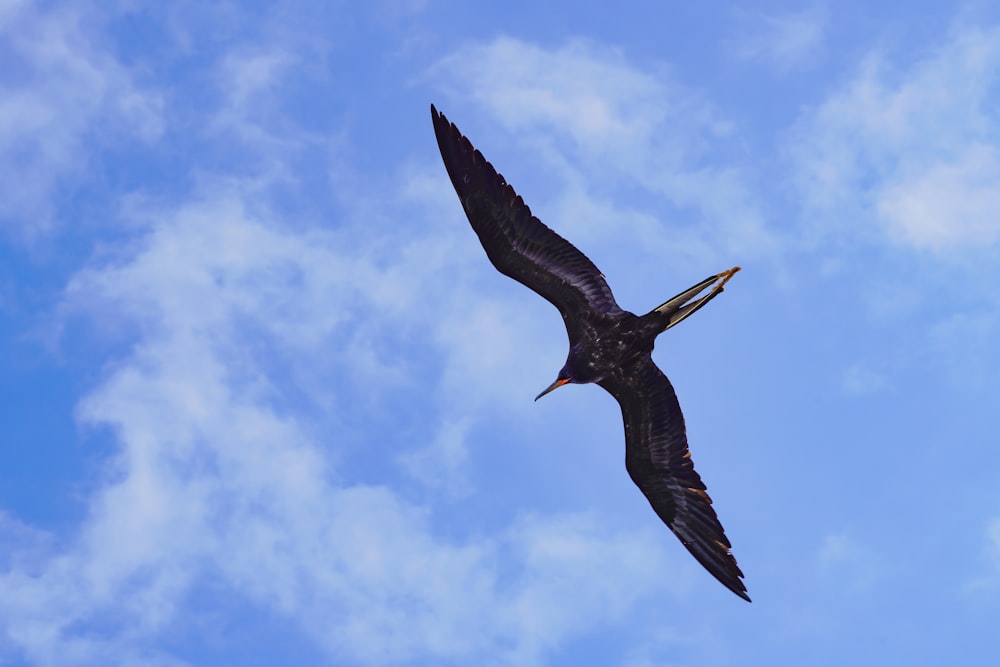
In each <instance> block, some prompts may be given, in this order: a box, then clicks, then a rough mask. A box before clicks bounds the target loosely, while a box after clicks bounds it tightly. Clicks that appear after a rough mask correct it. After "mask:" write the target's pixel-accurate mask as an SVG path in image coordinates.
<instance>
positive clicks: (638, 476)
mask: <svg viewBox="0 0 1000 667" xmlns="http://www.w3.org/2000/svg"><path fill="white" fill-rule="evenodd" d="M431 117H432V119H433V121H434V133H435V135H437V142H438V147H439V148H440V149H441V157H442V158H443V159H444V165H445V168H446V169H447V170H448V176H449V177H450V178H451V183H452V185H454V186H455V191H456V192H457V193H458V198H459V200H460V201H461V202H462V208H464V209H465V214H466V215H467V216H468V218H469V222H470V223H471V224H472V228H473V230H475V232H476V234H477V235H478V236H479V240H480V241H481V242H482V244H483V248H484V249H485V250H486V255H487V257H489V259H490V261H491V262H492V263H493V266H495V267H496V269H497V270H498V271H500V273H502V274H504V275H506V276H509V277H511V278H513V279H514V280H516V281H518V282H519V283H521V284H523V285H525V286H527V287H529V288H531V289H532V290H534V291H535V292H537V293H538V294H540V295H541V296H542V297H543V298H545V299H546V300H547V301H549V302H550V303H552V305H554V306H555V307H556V308H557V309H558V310H559V313H560V314H561V315H562V318H563V322H564V323H565V324H566V333H567V334H568V335H569V355H568V356H567V357H566V364H565V365H564V366H563V367H562V370H560V371H559V375H558V376H556V379H555V382H553V383H552V384H550V385H549V386H548V387H547V388H546V389H545V390H544V391H542V393H540V394H539V395H538V396H536V397H535V400H536V401H537V400H538V399H539V398H541V397H542V396H544V395H545V394H547V393H549V392H550V391H553V390H554V389H557V388H559V387H562V386H563V385H566V384H570V383H575V384H583V383H588V382H595V383H597V384H598V385H600V386H601V387H603V388H604V389H605V390H607V391H608V393H610V394H611V395H612V396H614V397H615V399H616V400H617V401H618V403H619V405H620V406H621V410H622V419H623V420H624V422H625V467H626V469H627V470H628V474H629V476H630V477H631V478H632V481H633V482H635V484H636V486H638V487H639V489H640V490H641V491H642V493H643V494H644V495H645V496H646V499H647V500H649V504H650V505H651V506H652V507H653V511H654V512H656V514H657V516H659V517H660V519H661V520H663V522H664V523H665V524H667V526H668V527H669V528H670V530H672V531H673V532H674V534H675V535H676V536H677V537H678V538H679V539H680V541H681V543H682V544H683V545H684V546H685V547H686V548H687V550H688V551H690V552H691V554H692V555H693V556H694V557H695V558H696V559H697V560H698V562H699V563H701V564H702V565H703V566H704V567H705V569H707V570H708V571H709V572H710V573H711V574H712V575H713V576H715V578H716V579H718V580H719V581H720V582H722V583H723V585H725V586H726V587H727V588H729V590H731V591H732V592H733V593H735V594H736V595H738V596H740V597H741V598H743V599H744V600H746V601H747V602H749V601H750V597H749V596H748V595H747V592H746V591H747V589H746V586H745V585H744V583H743V573H742V572H741V571H740V568H739V567H738V566H737V564H736V559H735V558H733V555H732V553H731V551H730V549H731V545H730V543H729V540H728V539H727V538H726V534H725V532H724V531H723V529H722V525H721V524H720V523H719V519H718V517H717V516H716V514H715V510H714V509H712V499H711V498H709V496H708V493H707V492H706V490H705V484H704V483H703V482H702V481H701V477H700V476H699V475H698V473H697V472H695V470H694V464H693V463H692V461H691V454H690V452H689V451H688V444H687V435H686V431H685V428H684V416H683V415H682V414H681V407H680V404H679V403H678V402H677V396H676V394H675V393H674V389H673V387H672V386H671V384H670V381H669V380H668V379H667V376H666V375H664V374H663V372H662V371H661V370H660V369H659V368H658V367H657V366H656V364H655V363H654V362H653V359H652V356H651V353H652V351H653V342H654V340H655V339H656V337H657V336H658V335H659V334H660V333H662V332H664V331H666V330H667V329H669V328H670V327H673V326H675V325H677V324H678V323H680V322H682V321H683V320H684V319H686V318H688V317H690V316H691V315H692V314H694V313H695V312H696V311H697V310H698V309H699V308H701V307H702V306H704V305H705V304H706V303H708V302H709V301H711V300H712V299H713V298H714V297H715V296H716V295H718V294H719V293H720V292H722V290H723V287H724V286H725V284H726V282H727V281H728V280H729V279H730V278H731V277H732V276H733V274H734V273H736V272H737V271H739V270H740V267H738V266H736V267H733V268H731V269H729V270H728V271H723V272H722V273H720V274H717V275H714V276H709V277H708V278H706V279H705V280H702V281H701V282H700V283H698V284H697V285H694V286H692V287H690V288H688V289H686V290H684V291H683V292H681V293H680V294H678V295H677V296H675V297H674V298H672V299H670V300H669V301H667V302H666V303H664V304H662V305H660V306H657V307H656V308H654V309H653V310H651V311H650V312H648V313H646V314H645V315H642V316H638V315H635V314H633V313H630V312H629V311H627V310H623V309H622V308H621V307H619V305H618V304H617V302H615V298H614V296H613V295H612V294H611V288H610V287H608V283H607V281H605V279H604V274H602V273H601V272H600V271H599V270H598V269H597V267H596V266H594V263H593V262H591V261H590V260H589V259H588V258H587V256H586V255H584V254H583V253H582V252H580V251H579V250H577V249H576V247H574V246H573V244H571V243H570V242H569V241H567V240H566V239H564V238H563V237H561V236H559V235H558V234H556V233H555V232H554V231H552V230H551V229H549V228H548V227H547V226H545V225H544V224H543V223H542V222H541V221H540V220H539V219H538V218H536V217H534V216H533V215H532V214H531V210H530V209H529V208H528V206H527V204H525V203H524V201H523V200H522V199H521V197H519V196H518V194H517V193H516V192H514V188H512V187H511V186H510V185H508V184H507V182H506V181H505V180H504V177H503V176H502V175H500V174H498V173H497V171H496V170H495V169H494V168H493V165H491V164H490V163H489V162H487V161H486V159H485V158H484V157H483V155H482V153H480V152H479V151H478V150H476V149H475V148H474V147H473V146H472V144H471V143H470V142H469V140H468V139H467V138H466V137H465V136H464V135H462V133H461V132H460V131H459V130H458V127H456V126H455V124H454V123H451V122H449V121H448V119H447V118H445V116H444V114H442V113H440V112H438V110H437V109H435V108H434V105H433V104H432V105H431Z"/></svg>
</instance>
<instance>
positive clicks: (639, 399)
mask: <svg viewBox="0 0 1000 667" xmlns="http://www.w3.org/2000/svg"><path fill="white" fill-rule="evenodd" d="M598 384H600V385H601V386H602V387H604V389H606V390H607V391H608V392H609V393H610V394H611V395H612V396H614V397H615V398H616V399H617V400H618V403H619V405H621V408H622V418H623V420H624V421H625V467H626V468H627V469H628V474H629V476H630V477H631V478H632V481H633V482H635V483H636V486H638V487H639V489H640V490H641V491H642V493H643V494H644V495H645V496H646V499H647V500H649V504H650V505H652V506H653V510H654V511H655V512H656V514H657V515H658V516H659V517H660V518H661V519H662V520H663V522H664V523H665V524H667V526H669V527H670V530H672V531H674V534H675V535H677V537H678V538H679V539H680V541H681V543H683V544H684V546H685V547H687V550H688V551H690V552H691V554H692V555H693V556H694V557H695V558H696V559H697V560H698V562H699V563H701V564H702V565H703V566H704V567H705V569H707V570H708V571H709V572H711V573H712V575H714V576H715V578H716V579H718V580H719V581H721V582H722V583H723V584H724V585H725V586H726V587H727V588H728V589H729V590H731V591H732V592H734V593H736V594H737V595H739V596H740V597H741V598H743V599H744V600H747V601H748V602H749V601H750V598H749V597H748V596H747V592H746V591H747V589H746V586H745V585H744V584H743V581H742V577H743V573H742V572H741V571H740V568H739V567H738V566H737V564H736V559H735V558H733V555H732V553H730V547H731V545H730V544H729V540H728V539H727V538H726V534H725V532H724V531H723V529H722V524H720V523H719V518H718V517H717V516H716V514H715V510H714V509H712V499H711V498H709V497H708V493H706V492H705V484H704V483H703V482H702V481H701V477H700V476H699V475H698V473H697V472H695V470H694V464H693V463H692V461H691V454H690V452H689V451H688V445H687V435H686V433H685V429H684V415H683V414H681V406H680V404H679V403H678V402H677V395H676V394H675V393H674V388H673V387H672V386H671V384H670V380H668V379H667V376H666V375H664V374H663V371H661V370H660V369H659V368H657V366H656V364H655V363H653V360H652V359H651V358H650V357H649V356H647V357H646V358H645V359H644V360H643V361H641V362H639V363H638V364H637V365H635V366H633V367H631V368H629V369H628V373H625V372H622V373H619V374H616V375H615V376H614V377H607V378H605V379H604V380H601V381H600V382H599V383H598Z"/></svg>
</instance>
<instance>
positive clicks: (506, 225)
mask: <svg viewBox="0 0 1000 667" xmlns="http://www.w3.org/2000/svg"><path fill="white" fill-rule="evenodd" d="M431 116H432V118H433V120H434V133H435V135H437V142H438V147H439V148H440V149H441V157H442V159H443V160H444V166H445V168H446V169H447V170H448V176H450V177H451V182H452V185H454V186H455V191H456V192H457V193H458V198H459V199H460V200H461V202H462V207H463V208H464V209H465V213H466V215H467V216H468V218H469V222H470V223H471V224H472V228H473V229H474V230H475V232H476V234H477V235H478V236H479V240H480V241H481V242H482V244H483V248H484V249H485V250H486V254H487V256H488V257H489V258H490V261H491V262H492V263H493V266H495V267H496V268H497V270H498V271H500V273H502V274H504V275H506V276H509V277H511V278H513V279H514V280H516V281H518V282H519V283H521V284H523V285H526V286H528V287H530V288H531V289H533V290H534V291H536V292H538V293H539V294H541V295H542V296H543V297H545V299H547V300H548V301H549V302H551V303H552V304H553V305H554V306H555V307H556V308H558V309H559V312H560V313H562V315H563V318H564V319H566V320H567V322H568V321H569V319H570V317H571V316H574V315H588V314H591V313H595V312H596V313H601V314H607V315H617V314H621V313H622V310H621V308H619V307H618V304H617V303H616V302H615V298H614V296H613V295H612V294H611V288H610V287H608V283H607V281H605V280H604V276H603V275H602V274H601V272H600V271H599V270H598V269H597V267H596V266H594V263H593V262H591V261H590V260H589V259H588V258H587V256H586V255H584V254H583V253H582V252H580V251H579V250H577V249H576V248H575V247H574V246H573V244H571V243H570V242H569V241H567V240H566V239H564V238H563V237H561V236H559V235H558V234H556V233H555V232H554V231H552V230H551V229H549V228H548V227H546V226H545V225H544V224H543V223H542V222H541V221H540V220H539V219H538V218H536V217H535V216H533V215H532V214H531V209H529V208H528V206H527V204H525V203H524V200H522V199H521V197H519V196H518V194H517V193H516V192H514V188H512V187H511V186H510V185H508V184H507V181H505V180H504V177H503V176H501V175H500V174H498V173H497V172H496V170H495V169H494V168H493V165H491V164H490V163H489V162H487V161H486V158H484V157H483V154H482V153H480V152H479V151H477V150H476V149H475V148H473V146H472V144H471V143H470V142H469V140H468V139H467V138H465V137H464V136H463V135H462V133H461V132H459V130H458V128H457V127H456V126H455V124H454V123H451V122H449V121H448V119H447V118H445V116H444V114H442V113H440V112H438V110H437V109H435V108H434V105H431Z"/></svg>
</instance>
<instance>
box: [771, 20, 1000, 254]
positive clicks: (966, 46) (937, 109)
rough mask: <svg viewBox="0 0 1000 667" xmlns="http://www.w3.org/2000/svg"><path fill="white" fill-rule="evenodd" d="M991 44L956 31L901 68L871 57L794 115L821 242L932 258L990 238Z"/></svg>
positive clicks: (999, 222)
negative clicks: (889, 246)
mask: <svg viewBox="0 0 1000 667" xmlns="http://www.w3.org/2000/svg"><path fill="white" fill-rule="evenodd" d="M998 35H1000V32H998V31H997V29H996V28H978V27H970V26H968V25H962V24H959V25H958V26H957V27H956V28H955V29H954V30H953V31H952V33H951V35H950V38H949V39H948V41H947V42H946V43H945V44H943V45H942V46H941V47H940V48H938V49H937V50H935V51H934V52H932V53H931V54H930V55H928V56H927V57H926V58H924V59H922V60H920V61H918V62H916V63H914V64H912V65H910V66H902V67H894V66H893V65H892V64H891V61H890V59H889V58H888V57H887V56H885V55H882V54H877V53H876V54H872V55H870V56H869V57H868V58H867V59H866V60H865V62H864V64H863V65H862V66H861V68H860V69H859V71H858V72H857V73H856V74H855V75H854V76H853V77H852V78H851V79H850V80H849V81H848V82H847V83H846V84H845V85H844V86H842V87H841V89H840V90H839V91H837V92H836V93H835V94H834V95H833V96H831V97H830V98H829V99H828V100H827V101H826V102H824V103H823V104H821V105H820V106H819V107H818V108H816V109H815V110H814V111H813V112H812V113H811V114H809V115H807V116H806V118H805V119H804V120H803V121H802V123H801V124H800V126H799V128H798V131H797V133H796V135H795V140H794V141H793V143H792V146H791V152H792V155H793V156H794V158H795V161H796V164H797V165H798V168H799V170H800V172H799V177H798V180H799V184H800V186H801V193H802V194H803V196H804V197H805V198H806V200H807V201H808V202H809V204H810V205H811V213H812V214H813V215H818V217H819V218H820V220H821V221H822V223H823V224H824V225H825V226H826V228H827V230H828V232H830V233H833V234H844V233H851V234H855V235H857V236H858V237H860V238H864V237H866V236H867V237H869V238H873V240H879V238H884V239H887V240H889V241H891V242H892V243H894V244H897V245H899V246H903V247H909V248H914V249H921V250H923V249H926V250H932V251H936V252H940V253H949V252H951V251H959V250H961V249H963V248H968V247H970V246H982V245H990V244H993V243H995V242H996V240H997V239H998V238H1000V218H998V217H997V216H996V215H995V214H994V212H995V211H996V210H997V198H996V190H997V188H996V185H997V183H1000V167H998V164H997V158H996V146H997V143H998V141H1000V126H998V124H997V122H996V119H995V118H994V115H993V114H992V112H991V109H992V107H993V106H994V102H995V92H994V91H995V83H996V81H997V80H998V77H1000V47H998V46H997V44H1000V40H998ZM872 223H874V226H870V225H872ZM866 227H867V229H866Z"/></svg>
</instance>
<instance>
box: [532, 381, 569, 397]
mask: <svg viewBox="0 0 1000 667" xmlns="http://www.w3.org/2000/svg"><path fill="white" fill-rule="evenodd" d="M569 382H570V379H569V378H559V379H557V380H556V381H555V382H553V383H552V384H550V385H549V386H548V387H546V388H545V391H543V392H542V393H540V394H539V395H538V396H535V400H536V401H537V400H538V399H540V398H541V397H542V396H544V395H545V394H547V393H549V392H550V391H552V390H553V389H558V388H559V387H561V386H563V385H564V384H569Z"/></svg>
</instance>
